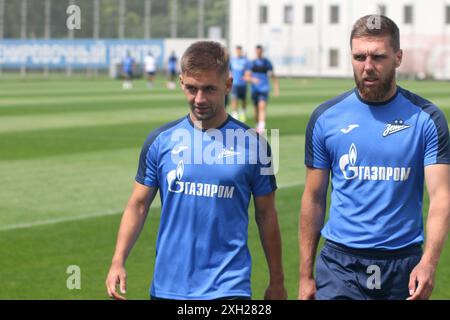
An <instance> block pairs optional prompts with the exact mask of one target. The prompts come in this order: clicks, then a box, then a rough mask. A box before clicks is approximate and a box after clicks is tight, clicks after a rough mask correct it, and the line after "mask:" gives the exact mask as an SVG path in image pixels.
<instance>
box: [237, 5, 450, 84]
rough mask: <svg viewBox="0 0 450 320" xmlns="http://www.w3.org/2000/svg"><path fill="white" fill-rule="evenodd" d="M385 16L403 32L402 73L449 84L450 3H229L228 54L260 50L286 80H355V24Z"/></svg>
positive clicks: (251, 52)
mask: <svg viewBox="0 0 450 320" xmlns="http://www.w3.org/2000/svg"><path fill="white" fill-rule="evenodd" d="M379 13H381V14H385V15H387V16H388V17H390V18H391V19H392V20H394V21H395V22H396V24H397V25H398V27H399V29H400V46H401V48H402V49H403V52H404V58H403V63H402V66H401V67H400V69H399V73H401V74H407V75H414V76H419V77H423V76H433V77H435V78H437V79H450V0H396V1H388V0H276V1H274V0H230V48H231V49H232V48H234V47H235V46H236V45H242V46H243V48H244V50H245V51H246V52H247V53H248V56H249V57H250V58H252V57H254V47H255V46H256V45H257V44H261V45H263V46H264V48H265V54H266V56H268V57H269V58H270V59H271V60H272V62H273V63H274V65H275V72H276V74H278V75H282V76H323V77H348V76H352V69H351V63H350V45H349V38H350V32H351V28H352V25H353V23H354V22H355V21H356V20H357V19H358V18H359V17H361V16H363V15H367V14H379Z"/></svg>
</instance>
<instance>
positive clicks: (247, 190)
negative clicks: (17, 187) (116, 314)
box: [106, 41, 287, 299]
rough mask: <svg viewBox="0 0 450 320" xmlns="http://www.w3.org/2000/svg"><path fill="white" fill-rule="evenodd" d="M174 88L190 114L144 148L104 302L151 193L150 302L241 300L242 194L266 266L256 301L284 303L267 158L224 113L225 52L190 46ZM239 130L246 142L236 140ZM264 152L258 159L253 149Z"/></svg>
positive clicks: (262, 144)
mask: <svg viewBox="0 0 450 320" xmlns="http://www.w3.org/2000/svg"><path fill="white" fill-rule="evenodd" d="M180 84H181V87H182V89H183V91H184V94H185V96H186V99H187V101H188V103H189V105H190V112H189V114H188V115H187V116H185V117H183V118H181V119H178V120H176V121H174V122H171V123H168V124H166V125H164V126H162V127H160V128H158V129H156V130H154V131H153V132H152V133H151V134H150V135H149V136H148V138H147V140H146V141H145V143H144V146H143V148H142V152H141V157H140V160H139V167H138V171H137V174H136V178H135V179H136V182H135V184H134V189H133V192H132V195H131V197H130V199H129V202H128V204H127V206H126V208H125V211H124V214H123V217H122V222H121V225H120V229H119V233H118V238H117V244H116V249H115V253H114V256H113V260H112V265H111V268H110V271H109V274H108V277H107V279H106V287H107V291H108V295H109V296H110V297H113V298H116V299H124V296H123V295H122V294H123V293H124V292H125V286H126V270H125V261H126V259H127V256H128V254H129V253H130V251H131V248H132V247H133V245H134V243H135V241H136V239H137V238H138V235H139V233H140V231H141V229H142V227H143V225H144V222H145V219H146V216H147V214H148V210H149V207H150V205H151V203H152V202H153V199H154V197H155V196H156V193H157V191H158V190H159V194H160V199H161V221H160V227H159V231H158V238H157V243H156V258H155V269H154V274H153V280H152V284H151V289H150V296H151V298H152V299H236V298H238V299H249V298H251V295H252V292H251V283H250V279H251V269H252V265H251V257H250V252H249V248H248V246H247V240H248V221H249V220H248V219H249V214H248V207H249V202H250V198H251V196H253V199H254V200H253V201H254V205H255V218H256V222H257V225H258V228H259V233H260V239H261V243H262V246H263V249H264V252H265V255H266V258H267V263H268V269H269V284H268V287H267V289H266V291H265V298H267V299H285V298H286V295H287V294H286V289H285V287H284V274H283V267H282V252H281V236H280V230H279V226H278V220H277V211H276V208H275V200H274V199H275V189H276V181H275V177H274V175H273V172H272V171H271V170H270V164H271V163H270V159H271V157H270V152H269V149H267V148H268V144H267V142H266V141H265V140H264V139H263V138H260V137H259V135H257V134H256V133H255V132H254V130H251V129H250V128H249V127H247V126H246V125H244V124H243V123H241V122H239V121H237V120H235V119H234V118H232V117H231V116H229V115H228V114H227V113H226V111H225V106H224V101H225V99H224V98H225V95H226V94H227V93H228V92H229V91H230V90H231V86H232V78H231V77H230V75H229V58H228V54H227V53H226V51H225V49H224V48H223V47H222V46H221V45H220V44H219V43H216V42H211V41H200V42H196V43H194V44H192V45H191V46H190V47H189V48H188V49H187V50H186V51H185V53H184V54H183V57H182V59H181V75H180ZM249 129H250V130H249ZM244 133H246V134H247V136H246V139H243V140H241V139H237V136H236V135H239V134H244ZM250 141H254V142H255V144H253V145H252V144H251V143H249V142H250ZM255 146H256V148H255ZM261 148H263V149H261ZM264 149H265V150H266V151H268V152H267V155H268V158H265V157H264V156H263V155H264V152H263V153H260V152H259V151H263V150H264ZM238 160H242V161H238ZM117 285H119V286H120V291H121V292H122V294H120V293H119V292H118V291H117V290H116V286H117Z"/></svg>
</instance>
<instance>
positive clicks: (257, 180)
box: [251, 136, 277, 197]
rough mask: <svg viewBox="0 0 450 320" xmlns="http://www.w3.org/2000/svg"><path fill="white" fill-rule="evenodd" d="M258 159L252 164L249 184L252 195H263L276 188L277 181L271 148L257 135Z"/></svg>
mask: <svg viewBox="0 0 450 320" xmlns="http://www.w3.org/2000/svg"><path fill="white" fill-rule="evenodd" d="M258 140H259V143H258V158H257V159H258V160H257V164H256V165H255V166H254V170H255V171H254V172H253V180H252V184H251V188H252V193H253V196H255V197H258V196H263V195H266V194H268V193H270V192H272V191H275V190H276V189H277V182H276V179H275V175H274V170H273V166H272V150H271V149H270V145H269V143H268V142H267V140H266V139H264V138H263V137H261V136H260V137H259V139H258Z"/></svg>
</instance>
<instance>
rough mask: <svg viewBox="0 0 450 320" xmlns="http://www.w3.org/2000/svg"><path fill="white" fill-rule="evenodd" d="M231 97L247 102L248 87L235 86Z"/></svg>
mask: <svg viewBox="0 0 450 320" xmlns="http://www.w3.org/2000/svg"><path fill="white" fill-rule="evenodd" d="M231 96H232V97H233V98H234V99H239V100H245V99H246V98H247V86H246V85H244V86H233V87H232V88H231Z"/></svg>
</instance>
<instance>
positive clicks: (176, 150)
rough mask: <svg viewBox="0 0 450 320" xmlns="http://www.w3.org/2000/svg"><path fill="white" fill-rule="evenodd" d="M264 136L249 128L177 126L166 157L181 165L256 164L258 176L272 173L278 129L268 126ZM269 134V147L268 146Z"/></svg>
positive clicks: (275, 156) (276, 151)
mask: <svg viewBox="0 0 450 320" xmlns="http://www.w3.org/2000/svg"><path fill="white" fill-rule="evenodd" d="M195 125H196V126H197V127H201V125H199V124H195ZM267 133H269V132H267ZM266 136H267V137H268V138H267V139H266V138H265V137H262V136H258V135H257V134H256V132H255V131H254V130H250V129H249V130H243V129H226V130H219V129H208V130H206V131H201V130H187V129H184V128H179V129H176V130H173V132H172V133H171V137H170V139H171V141H172V142H173V147H172V148H171V150H170V156H171V160H172V163H174V164H178V163H179V161H180V160H183V163H184V164H210V165H217V164H219V165H221V164H225V165H236V164H237V165H246V164H251V165H254V164H258V165H260V174H261V175H273V174H276V173H277V172H278V164H279V159H278V157H279V152H278V150H279V132H278V130H277V129H272V130H270V135H269V134H267V135H266ZM269 137H270V145H271V148H269V147H268V146H269Z"/></svg>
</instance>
